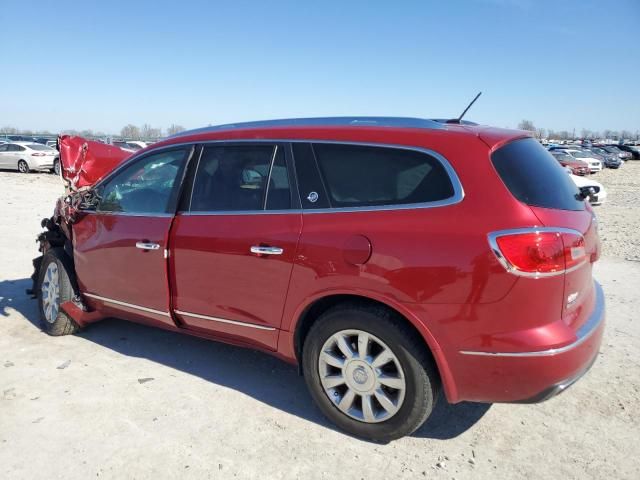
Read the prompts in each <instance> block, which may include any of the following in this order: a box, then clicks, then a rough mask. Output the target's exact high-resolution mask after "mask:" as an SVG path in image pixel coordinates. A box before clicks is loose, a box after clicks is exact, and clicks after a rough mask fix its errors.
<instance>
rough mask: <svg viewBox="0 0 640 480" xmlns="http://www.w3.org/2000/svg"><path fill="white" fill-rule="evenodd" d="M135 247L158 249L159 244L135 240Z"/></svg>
mask: <svg viewBox="0 0 640 480" xmlns="http://www.w3.org/2000/svg"><path fill="white" fill-rule="evenodd" d="M136 248H139V249H140V250H158V249H159V248H160V245H158V244H157V243H151V242H136Z"/></svg>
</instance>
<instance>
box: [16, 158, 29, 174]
mask: <svg viewBox="0 0 640 480" xmlns="http://www.w3.org/2000/svg"><path fill="white" fill-rule="evenodd" d="M29 170H30V169H29V164H28V163H27V162H25V161H24V160H18V171H19V172H20V173H29Z"/></svg>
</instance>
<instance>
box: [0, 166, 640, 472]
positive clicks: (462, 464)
mask: <svg viewBox="0 0 640 480" xmlns="http://www.w3.org/2000/svg"><path fill="white" fill-rule="evenodd" d="M594 178H596V179H597V180H599V181H602V183H604V185H605V187H606V188H607V190H608V193H609V199H608V201H607V203H606V204H605V205H603V206H601V207H598V208H597V213H598V216H599V218H600V223H601V234H602V237H603V238H604V252H605V255H604V257H603V258H602V260H601V261H600V262H599V263H598V264H597V266H596V270H595V275H596V277H597V279H598V280H599V281H600V282H601V283H602V284H603V286H604V289H605V293H606V297H607V302H608V303H607V320H608V325H607V330H606V333H605V338H604V342H603V345H602V349H601V354H600V357H599V359H598V361H597V362H596V364H595V365H594V367H593V368H592V369H591V371H590V372H589V373H588V374H587V375H586V376H585V377H584V379H582V380H581V381H580V382H578V383H577V384H576V385H574V386H573V387H571V389H570V390H569V391H568V392H566V393H564V394H563V395H561V396H559V397H556V398H554V399H552V400H550V401H548V402H546V403H543V404H538V405H480V404H470V403H465V404H460V405H456V406H448V405H446V404H445V402H444V401H441V402H440V404H439V405H438V407H437V410H436V411H435V413H434V415H433V416H432V418H431V419H430V420H429V421H428V422H427V423H426V424H425V426H423V427H422V428H421V429H420V430H419V431H418V432H416V433H415V434H414V435H413V436H411V437H408V438H404V439H401V440H398V441H396V442H393V443H391V444H388V445H378V444H373V443H368V442H364V441H361V440H358V439H354V438H351V437H349V436H347V435H344V434H343V433H341V432H339V431H336V430H335V429H334V428H333V427H332V426H331V425H330V424H329V423H328V422H327V421H326V420H324V418H323V417H322V416H321V414H320V413H319V411H318V410H317V409H316V408H315V406H314V405H313V404H312V402H311V398H310V397H309V395H308V394H307V392H306V389H305V386H304V382H303V379H302V378H300V377H298V376H297V373H296V370H295V369H294V368H292V367H289V366H287V365H285V364H283V363H280V362H279V361H277V360H275V359H273V358H271V357H269V356H267V355H263V354H260V353H256V352H252V351H249V350H243V349H240V348H234V347H229V346H225V345H221V344H217V343H212V342H207V341H204V340H199V339H194V338H190V337H187V336H181V335H177V334H173V333H168V332H164V331H160V330H155V329H152V328H148V327H143V326H139V325H133V324H128V323H125V322H122V321H117V320H109V321H105V322H102V323H99V324H96V325H93V326H91V327H90V328H88V329H86V330H85V331H83V332H81V333H80V334H78V335H75V336H68V337H57V338H52V337H49V336H47V335H46V334H44V333H42V331H41V330H40V328H39V327H38V314H37V310H36V303H35V301H33V300H30V299H28V298H27V296H26V295H25V293H24V290H25V288H27V287H28V286H29V281H28V280H27V279H28V277H29V276H30V275H31V259H32V258H33V257H35V256H36V255H37V252H36V246H35V243H34V237H35V235H36V233H37V232H38V231H39V221H40V219H41V218H42V217H45V216H48V215H50V214H51V212H52V209H53V203H54V200H55V198H56V197H57V196H58V195H59V194H60V193H61V190H62V189H61V186H60V185H59V183H58V181H57V179H56V178H55V177H54V176H52V175H44V174H30V175H20V174H17V173H10V172H0V252H1V253H0V478H3V479H40V478H42V479H55V478H64V479H86V478H119V479H120V478H140V479H142V478H154V479H157V478H178V477H180V478H303V479H309V478H327V479H335V478H341V479H352V478H353V479H361V478H364V479H377V478H384V479H396V478H412V479H415V478H424V477H428V478H438V479H439V478H442V479H451V478H458V479H464V478H535V479H539V478H567V479H569V478H576V479H577V478H580V479H584V478H593V479H605V478H611V479H638V478H640V441H639V440H640V437H639V432H640V344H639V341H640V322H639V321H638V311H639V310H640V295H639V294H638V286H640V246H639V245H640V244H639V242H640V240H639V238H640V215H639V212H640V162H628V164H627V165H625V166H624V167H623V168H622V169H621V170H620V171H610V170H609V171H606V172H602V173H600V174H597V175H595V176H594Z"/></svg>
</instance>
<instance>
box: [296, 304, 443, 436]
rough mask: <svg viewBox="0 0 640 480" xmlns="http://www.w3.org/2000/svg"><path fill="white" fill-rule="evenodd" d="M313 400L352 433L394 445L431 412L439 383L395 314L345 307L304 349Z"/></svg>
mask: <svg viewBox="0 0 640 480" xmlns="http://www.w3.org/2000/svg"><path fill="white" fill-rule="evenodd" d="M302 363H303V370H304V376H305V380H306V382H307V386H308V387H309V390H310V392H311V396H312V397H313V399H314V400H315V402H316V404H317V405H318V406H319V408H320V410H321V411H322V413H324V415H325V416H326V417H327V418H329V420H331V421H332V422H333V423H335V424H336V425H337V426H338V427H340V428H341V429H343V430H345V431H347V432H349V433H350V434H352V435H355V436H358V437H362V438H365V439H368V440H373V441H378V442H389V441H391V440H395V439H398V438H401V437H403V436H405V435H409V434H410V433H412V432H414V431H415V430H416V429H417V428H418V427H420V425H422V424H423V423H424V421H425V420H426V419H427V417H428V416H429V415H430V414H431V411H432V410H433V407H434V405H435V402H436V399H437V396H438V392H439V385H440V381H439V377H438V374H437V372H436V369H435V366H434V364H433V360H432V359H431V357H430V355H429V353H428V351H427V350H426V348H425V346H424V344H423V343H422V341H421V339H419V338H416V333H415V332H414V331H412V330H411V329H410V328H409V327H408V326H407V325H406V324H404V322H403V319H401V318H400V317H399V316H398V315H396V314H395V313H394V312H392V311H390V310H388V309H386V308H383V307H375V306H370V305H366V304H362V305H360V304H343V305H339V306H337V307H334V308H332V309H330V310H328V311H327V312H325V313H324V314H323V315H321V316H320V317H319V318H318V319H317V320H316V321H315V323H314V324H313V326H312V327H311V330H310V331H309V334H308V335H307V337H306V340H305V343H304V349H303V358H302Z"/></svg>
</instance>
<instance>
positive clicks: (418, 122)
mask: <svg viewBox="0 0 640 480" xmlns="http://www.w3.org/2000/svg"><path fill="white" fill-rule="evenodd" d="M354 126H356V127H357V126H362V127H395V128H425V129H435V130H441V129H443V128H445V127H444V126H443V125H442V123H441V122H438V121H435V120H429V119H425V118H412V117H317V118H283V119H278V120H260V121H256V122H243V123H228V124H225V125H215V126H210V127H204V128H196V129H194V130H185V131H183V132H179V133H176V134H175V135H172V136H171V137H170V138H175V137H184V136H186V135H196V134H199V133H208V132H218V131H223V130H241V129H248V128H273V127H354Z"/></svg>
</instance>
